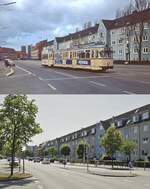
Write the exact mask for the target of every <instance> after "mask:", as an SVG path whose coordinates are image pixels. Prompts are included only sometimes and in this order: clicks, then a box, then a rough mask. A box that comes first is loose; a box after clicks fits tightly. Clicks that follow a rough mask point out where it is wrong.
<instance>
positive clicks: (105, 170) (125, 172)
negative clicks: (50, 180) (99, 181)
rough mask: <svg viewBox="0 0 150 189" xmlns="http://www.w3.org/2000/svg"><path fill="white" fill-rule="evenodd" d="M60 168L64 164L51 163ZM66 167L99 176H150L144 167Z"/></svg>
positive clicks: (77, 165) (71, 165)
mask: <svg viewBox="0 0 150 189" xmlns="http://www.w3.org/2000/svg"><path fill="white" fill-rule="evenodd" d="M51 165H53V166H56V167H58V168H64V165H62V164H51ZM66 169H68V170H72V171H80V172H87V173H89V174H94V175H99V176H108V177H135V176H149V177H150V169H146V170H145V171H144V168H143V169H142V168H133V169H131V170H130V169H129V168H127V167H126V168H125V167H124V168H120V169H119V168H117V167H115V166H114V169H113V170H112V169H111V166H98V167H95V166H94V165H91V164H90V165H88V167H87V165H86V164H85V165H84V164H69V163H68V164H67V165H66Z"/></svg>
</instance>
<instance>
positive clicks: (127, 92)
mask: <svg viewBox="0 0 150 189" xmlns="http://www.w3.org/2000/svg"><path fill="white" fill-rule="evenodd" d="M123 93H125V94H129V95H133V94H136V93H132V92H130V91H123Z"/></svg>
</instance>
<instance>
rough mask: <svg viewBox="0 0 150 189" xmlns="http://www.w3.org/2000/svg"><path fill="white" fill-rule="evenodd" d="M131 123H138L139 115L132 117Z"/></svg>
mask: <svg viewBox="0 0 150 189" xmlns="http://www.w3.org/2000/svg"><path fill="white" fill-rule="evenodd" d="M132 121H133V123H137V122H139V121H140V116H139V115H135V116H133V118H132Z"/></svg>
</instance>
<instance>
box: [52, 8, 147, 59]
mask: <svg viewBox="0 0 150 189" xmlns="http://www.w3.org/2000/svg"><path fill="white" fill-rule="evenodd" d="M141 22H143V23H144V31H143V35H142V61H149V60H150V8H149V9H146V10H143V11H141V12H137V11H134V12H133V13H132V14H130V15H128V16H123V17H121V18H117V19H114V20H100V21H99V23H97V24H96V25H95V26H91V27H89V28H86V29H83V30H81V31H77V32H75V33H71V34H69V35H66V36H64V37H56V38H55V40H54V41H55V47H56V48H55V49H58V50H61V49H70V48H77V47H78V48H82V46H83V45H84V47H86V45H87V46H90V45H93V46H94V45H95V46H96V45H100V46H102V47H112V48H113V52H114V53H113V57H114V60H123V61H129V60H131V61H137V60H138V58H139V57H138V44H137V40H136V36H135V31H134V29H135V30H137V31H136V33H137V35H138V32H139V31H140V30H139V27H140V25H139V23H141ZM133 28H134V29H133Z"/></svg>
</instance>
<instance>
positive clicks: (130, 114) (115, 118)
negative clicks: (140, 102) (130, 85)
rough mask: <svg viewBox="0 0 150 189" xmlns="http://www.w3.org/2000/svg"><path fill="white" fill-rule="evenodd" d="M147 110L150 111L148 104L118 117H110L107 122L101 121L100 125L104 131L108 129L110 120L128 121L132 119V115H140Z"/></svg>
mask: <svg viewBox="0 0 150 189" xmlns="http://www.w3.org/2000/svg"><path fill="white" fill-rule="evenodd" d="M147 110H149V111H150V104H148V105H145V106H142V107H139V108H136V109H134V110H131V111H128V112H126V113H123V114H120V115H118V116H115V117H112V118H110V119H108V120H105V121H102V125H103V126H104V128H105V129H107V128H109V127H110V124H111V122H112V120H115V121H117V120H129V119H131V118H132V116H133V115H136V114H140V113H142V112H144V111H147Z"/></svg>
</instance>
